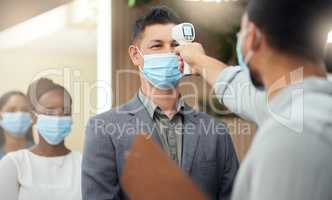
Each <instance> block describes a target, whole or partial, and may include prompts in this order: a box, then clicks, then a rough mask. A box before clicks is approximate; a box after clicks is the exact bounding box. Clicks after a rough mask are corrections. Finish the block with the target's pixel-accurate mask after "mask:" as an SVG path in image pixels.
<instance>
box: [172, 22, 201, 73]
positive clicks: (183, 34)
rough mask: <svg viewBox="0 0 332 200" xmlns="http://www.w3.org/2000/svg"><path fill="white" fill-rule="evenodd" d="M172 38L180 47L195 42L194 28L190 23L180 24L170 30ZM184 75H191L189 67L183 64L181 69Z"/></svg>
mask: <svg viewBox="0 0 332 200" xmlns="http://www.w3.org/2000/svg"><path fill="white" fill-rule="evenodd" d="M172 38H173V39H174V40H176V41H177V42H178V43H179V44H180V45H184V44H186V43H190V42H193V41H194V40H195V28H194V25H193V24H191V23H182V24H179V25H176V26H175V27H173V29H172ZM183 74H184V75H191V72H190V66H189V65H188V64H187V63H185V65H184V69H183Z"/></svg>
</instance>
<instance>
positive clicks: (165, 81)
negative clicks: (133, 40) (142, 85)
mask: <svg viewBox="0 0 332 200" xmlns="http://www.w3.org/2000/svg"><path fill="white" fill-rule="evenodd" d="M143 59H144V66H143V70H141V73H142V74H143V75H144V78H145V79H146V80H148V81H149V82H150V83H151V84H152V85H153V86H154V87H156V88H158V89H160V90H169V89H172V88H175V87H176V85H177V84H178V82H179V80H180V79H181V78H182V77H183V76H184V75H183V74H182V73H181V72H180V70H179V59H178V57H177V56H176V54H174V53H164V54H149V55H144V56H143Z"/></svg>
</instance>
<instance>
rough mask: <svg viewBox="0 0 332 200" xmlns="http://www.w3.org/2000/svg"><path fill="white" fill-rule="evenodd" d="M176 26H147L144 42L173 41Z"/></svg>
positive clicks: (143, 37) (143, 35) (144, 32)
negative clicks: (173, 31)
mask: <svg viewBox="0 0 332 200" xmlns="http://www.w3.org/2000/svg"><path fill="white" fill-rule="evenodd" d="M174 26H175V24H155V25H150V26H147V27H146V28H145V29H144V31H143V32H142V35H141V38H142V40H148V41H157V40H162V41H164V40H172V28H173V27H174Z"/></svg>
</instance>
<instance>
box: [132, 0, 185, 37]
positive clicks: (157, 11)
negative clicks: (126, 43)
mask: <svg viewBox="0 0 332 200" xmlns="http://www.w3.org/2000/svg"><path fill="white" fill-rule="evenodd" d="M171 23H173V24H179V23H181V20H180V18H179V17H178V16H177V15H176V13H175V12H174V11H173V10H172V9H170V8H168V7H166V6H156V7H153V8H151V9H150V10H149V11H148V12H146V13H145V14H144V15H142V16H141V17H139V18H138V19H137V20H136V21H135V23H134V27H133V35H132V40H133V41H135V40H136V39H137V38H138V37H139V36H140V35H141V33H142V32H143V31H144V30H145V28H146V27H147V26H151V25H155V24H171Z"/></svg>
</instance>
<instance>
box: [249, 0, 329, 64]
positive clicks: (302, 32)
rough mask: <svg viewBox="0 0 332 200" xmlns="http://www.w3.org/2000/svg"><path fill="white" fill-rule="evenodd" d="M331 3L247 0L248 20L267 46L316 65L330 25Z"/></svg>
mask: <svg viewBox="0 0 332 200" xmlns="http://www.w3.org/2000/svg"><path fill="white" fill-rule="evenodd" d="M331 9H332V0H249V4H248V16H249V20H250V21H252V22H253V23H254V24H255V25H256V26H257V27H258V28H259V29H260V30H261V31H262V32H263V33H265V34H266V37H267V42H268V43H269V45H270V46H271V47H272V48H274V49H276V50H280V51H281V52H285V53H290V54H292V55H296V56H300V57H304V58H307V59H309V60H311V61H319V60H322V59H323V58H324V49H325V45H326V41H327V35H328V32H329V30H330V29H331V27H332V26H331V22H332V20H331V19H332V18H331V17H332V11H331Z"/></svg>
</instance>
